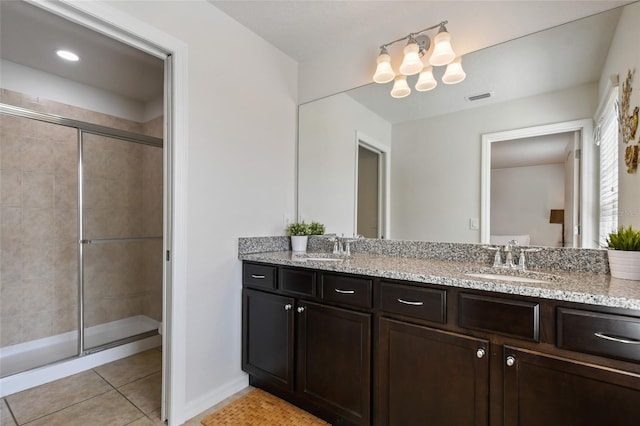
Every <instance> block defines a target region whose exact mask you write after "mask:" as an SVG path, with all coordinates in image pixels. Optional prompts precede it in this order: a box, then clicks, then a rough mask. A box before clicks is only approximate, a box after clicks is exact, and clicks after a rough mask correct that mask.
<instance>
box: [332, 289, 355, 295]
mask: <svg viewBox="0 0 640 426" xmlns="http://www.w3.org/2000/svg"><path fill="white" fill-rule="evenodd" d="M334 290H335V292H336V293H340V294H355V293H356V291H355V290H342V289H339V288H334Z"/></svg>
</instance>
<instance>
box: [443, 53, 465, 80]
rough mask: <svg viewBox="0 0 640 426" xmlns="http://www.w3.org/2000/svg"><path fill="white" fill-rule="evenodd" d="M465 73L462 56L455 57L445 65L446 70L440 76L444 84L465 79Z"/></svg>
mask: <svg viewBox="0 0 640 426" xmlns="http://www.w3.org/2000/svg"><path fill="white" fill-rule="evenodd" d="M466 76H467V73H465V72H464V70H463V69H462V58H456V59H454V60H453V62H451V63H450V64H449V65H447V70H446V71H445V72H444V75H443V76H442V82H443V83H444V84H456V83H460V82H461V81H462V80H464V79H465V77H466Z"/></svg>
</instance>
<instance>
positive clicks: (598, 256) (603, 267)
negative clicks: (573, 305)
mask: <svg viewBox="0 0 640 426" xmlns="http://www.w3.org/2000/svg"><path fill="white" fill-rule="evenodd" d="M485 247H486V245H483V244H465V243H438V242H427V241H403V240H379V239H370V238H362V239H359V240H356V241H354V242H352V243H351V248H352V252H353V253H360V254H376V255H383V256H394V257H410V258H416V259H433V260H446V261H456V262H478V263H484V264H489V265H491V264H493V256H494V255H495V252H494V251H491V250H487V249H486V248H485ZM332 249H333V243H332V242H330V241H329V239H328V238H327V237H326V236H312V237H309V244H308V250H309V251H313V252H331V250H332ZM283 250H291V243H290V240H289V237H284V236H280V237H247V238H240V239H239V241H238V254H239V255H243V254H250V253H262V252H271V251H283ZM519 250H520V248H519V247H516V248H514V262H517V260H518V255H519ZM526 258H527V267H528V268H529V269H552V270H559V271H572V272H590V273H594V274H608V273H609V262H608V261H607V252H606V250H593V249H573V248H552V247H545V248H542V249H541V250H540V251H539V252H535V253H527V254H526ZM502 259H503V261H504V256H503V258H502Z"/></svg>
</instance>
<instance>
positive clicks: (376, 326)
mask: <svg viewBox="0 0 640 426" xmlns="http://www.w3.org/2000/svg"><path fill="white" fill-rule="evenodd" d="M269 268H270V265H262V264H251V263H248V262H245V267H244V269H243V270H244V275H243V276H244V280H243V283H244V289H243V363H242V364H243V369H244V370H245V371H247V372H248V373H249V374H250V378H251V379H250V382H251V383H252V384H254V385H256V386H259V387H264V388H265V389H267V390H269V391H271V392H273V393H275V394H276V395H279V396H281V397H283V398H285V399H288V400H289V401H291V402H293V403H295V404H297V405H299V406H301V407H302V408H305V409H307V410H308V411H310V412H312V413H314V414H316V415H318V416H320V417H322V418H324V419H325V420H327V421H329V422H331V423H332V424H354V425H369V424H375V425H377V426H386V425H400V426H412V425H438V426H448V425H451V426H467V425H468V426H534V425H535V426H539V425H545V426H583V425H595V426H601V425H602V426H605V425H606V426H609V425H616V426H627V425H629V426H630V425H634V426H635V425H636V424H638V419H640V312H638V311H631V310H626V309H619V308H606V307H602V306H595V305H584V304H576V303H568V302H559V301H555V300H546V299H536V298H530V297H526V296H518V295H510V294H500V293H493V292H484V291H473V290H467V289H462V288H456V287H444V286H436V285H428V284H422V283H410V282H405V281H396V280H387V279H381V278H380V279H378V278H367V277H362V276H356V275H351V274H340V273H335V272H324V271H315V270H311V269H305V268H291V267H284V266H280V267H276V268H275V269H274V270H271V269H269ZM262 277H264V278H262Z"/></svg>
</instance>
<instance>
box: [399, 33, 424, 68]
mask: <svg viewBox="0 0 640 426" xmlns="http://www.w3.org/2000/svg"><path fill="white" fill-rule="evenodd" d="M419 51H420V47H419V46H418V43H416V42H415V41H414V42H413V43H409V44H407V45H406V46H405V47H404V50H403V52H404V59H402V64H400V74H403V75H414V74H418V73H419V72H420V70H422V60H420V54H419Z"/></svg>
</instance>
